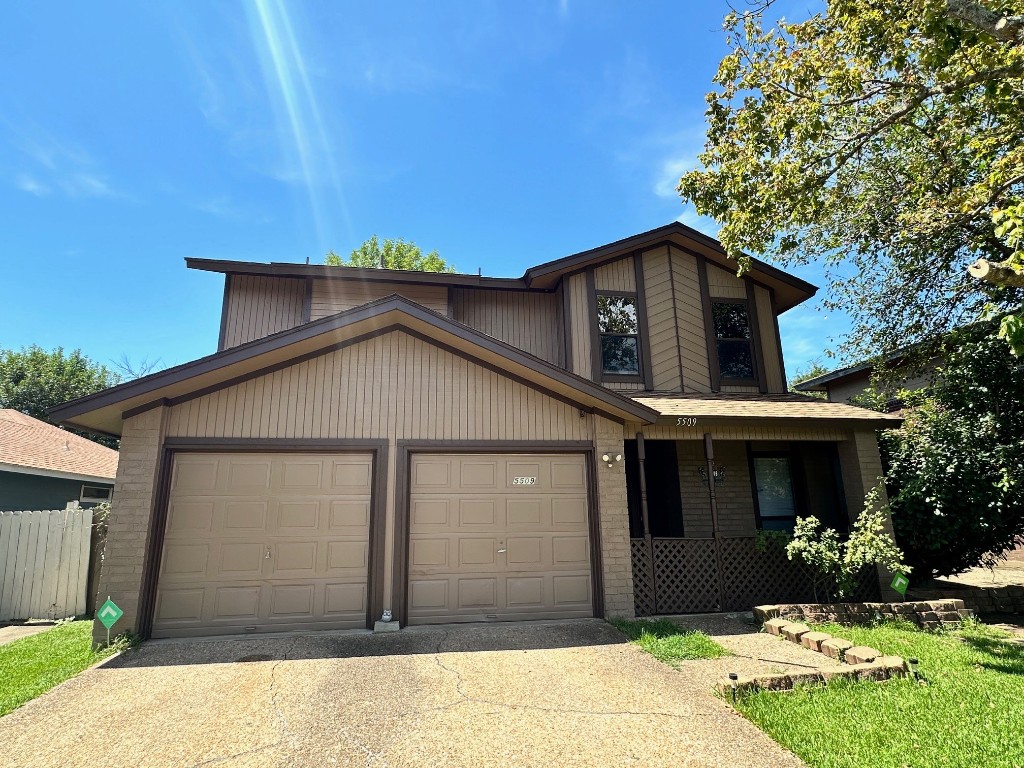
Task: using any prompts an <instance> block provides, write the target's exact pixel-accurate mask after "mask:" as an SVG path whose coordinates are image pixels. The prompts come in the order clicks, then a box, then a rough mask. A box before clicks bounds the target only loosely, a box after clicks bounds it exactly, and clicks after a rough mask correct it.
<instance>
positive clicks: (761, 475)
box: [754, 457, 796, 530]
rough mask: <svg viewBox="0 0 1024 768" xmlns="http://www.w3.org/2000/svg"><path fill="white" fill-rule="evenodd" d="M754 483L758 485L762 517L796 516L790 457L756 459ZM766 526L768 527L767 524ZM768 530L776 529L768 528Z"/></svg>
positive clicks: (758, 502) (758, 498)
mask: <svg viewBox="0 0 1024 768" xmlns="http://www.w3.org/2000/svg"><path fill="white" fill-rule="evenodd" d="M754 483H755V484H756V485H757V507H758V509H759V510H760V512H761V517H762V518H766V517H794V516H795V515H796V507H795V506H794V504H793V481H792V479H791V476H790V472H789V459H788V458H784V457H779V458H765V457H756V458H755V459H754ZM765 528H768V526H767V524H765ZM768 530H776V529H773V528H768Z"/></svg>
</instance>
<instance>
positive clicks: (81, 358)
mask: <svg viewBox="0 0 1024 768" xmlns="http://www.w3.org/2000/svg"><path fill="white" fill-rule="evenodd" d="M120 381H121V377H120V376H119V375H118V374H117V373H115V372H113V371H111V370H110V369H109V368H107V367H106V366H105V365H102V364H100V363H96V362H93V361H92V360H90V359H89V358H88V357H86V356H85V355H83V354H82V351H81V350H78V349H76V350H73V351H71V352H65V351H64V349H63V348H62V347H57V348H56V349H54V350H53V351H52V352H47V351H46V350H44V349H42V348H41V347H38V346H36V345H32V346H29V347H24V348H22V349H20V350H15V349H0V408H13V409H14V410H16V411H21V412H22V413H27V414H28V415H29V416H32V417H34V418H37V419H40V420H41V421H49V416H48V415H47V410H48V409H49V408H52V407H53V406H55V405H60V404H61V403H63V402H66V401H68V400H74V399H75V398H78V397H85V396H86V395H91V394H92V393H93V392H98V391H100V390H101V389H106V388H107V387H112V386H114V385H115V384H117V383H119V382H120ZM73 431H74V432H75V433H76V434H80V435H82V436H83V437H87V438H89V439H90V440H95V441H96V442H98V443H102V444H103V445H106V446H109V447H111V448H116V447H117V440H116V439H115V438H110V437H105V436H102V435H94V434H91V433H88V432H81V431H79V430H73Z"/></svg>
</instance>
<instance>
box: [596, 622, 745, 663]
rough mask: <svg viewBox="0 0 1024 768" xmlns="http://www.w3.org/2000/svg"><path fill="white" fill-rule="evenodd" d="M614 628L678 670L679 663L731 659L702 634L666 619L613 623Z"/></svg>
mask: <svg viewBox="0 0 1024 768" xmlns="http://www.w3.org/2000/svg"><path fill="white" fill-rule="evenodd" d="M612 624H614V625H615V627H616V628H617V629H618V630H619V631H620V632H622V634H624V635H625V636H626V637H628V638H629V639H630V642H632V643H635V644H636V645H639V646H640V647H641V648H643V649H644V650H645V651H647V652H648V653H649V654H651V656H653V657H654V658H656V659H658V660H659V661H663V662H665V663H666V664H669V665H671V666H673V667H678V666H679V662H680V661H688V660H690V659H717V658H719V657H720V656H728V655H729V652H728V651H727V650H726V649H725V648H723V647H722V646H720V645H719V644H718V643H716V642H715V641H714V640H712V639H711V638H710V637H708V636H707V635H705V634H704V633H703V632H698V631H696V630H686V629H683V628H681V627H680V626H679V625H677V624H673V623H672V622H671V621H668V620H667V619H658V620H656V621H648V620H644V619H640V620H636V621H631V620H628V619H612Z"/></svg>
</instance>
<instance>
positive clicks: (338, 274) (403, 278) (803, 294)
mask: <svg viewBox="0 0 1024 768" xmlns="http://www.w3.org/2000/svg"><path fill="white" fill-rule="evenodd" d="M665 244H671V245H673V246H674V247H676V248H679V249H680V250H683V251H686V252H687V253H690V254H693V255H698V256H703V257H704V258H706V259H708V260H709V261H711V262H712V263H715V264H718V265H719V266H721V267H724V268H725V269H728V270H731V271H733V272H735V271H736V268H737V265H736V262H735V261H733V260H731V259H729V258H728V256H727V255H726V252H725V249H724V248H723V247H722V244H721V243H719V242H718V241H717V240H715V239H714V238H713V237H708V236H707V235H705V234H703V233H701V232H698V231H697V230H695V229H693V228H691V227H688V226H686V225H685V224H680V223H679V222H672V223H671V224H666V225H665V226H663V227H657V228H655V229H652V230H649V231H647V232H641V233H640V234H637V235H632V236H631V237H627V238H624V239H622V240H617V241H615V242H614V243H608V244H607V245H602V246H599V247H597V248H591V249H589V250H586V251H580V252H579V253H574V254H571V255H569V256H565V257H563V258H560V259H555V260H554V261H548V262H544V263H543V264H537V265H536V266H533V267H530V268H529V269H527V270H526V272H525V273H524V274H523V276H522V277H484V276H482V275H467V274H457V273H449V272H417V271H412V270H404V269H375V268H367V267H329V266H326V265H323V264H289V263H284V262H272V263H270V264H261V263H258V262H253V261H228V260H222V259H197V258H186V259H185V264H186V266H188V268H189V269H199V270H204V271H207V272H222V273H226V274H237V275H266V276H271V277H293V278H312V277H318V278H327V279H334V280H368V281H376V282H388V283H416V284H428V285H445V286H455V287H465V288H496V289H504V290H520V291H553V290H554V289H555V288H557V287H558V282H559V281H560V280H561V279H562V277H563V276H564V275H566V274H569V273H571V272H575V271H577V270H580V269H584V268H586V267H588V266H593V265H596V264H600V263H603V262H606V261H610V260H614V259H616V258H623V257H626V256H629V255H630V254H632V253H633V252H634V251H637V250H647V249H650V248H657V247H660V246H662V245H665ZM748 274H749V275H750V276H751V278H753V279H754V280H756V281H757V282H759V283H761V284H762V285H765V286H766V287H768V288H771V289H772V290H773V291H774V292H775V299H776V305H777V306H778V310H779V312H785V311H786V310H787V309H792V308H793V307H795V306H796V305H797V304H799V303H801V302H803V301H806V300H807V299H809V298H811V297H812V296H813V295H814V294H815V293H816V292H817V290H818V288H817V286H815V285H811V284H810V283H808V282H807V281H806V280H801V279H800V278H798V277H794V276H793V275H790V274H788V273H786V272H783V271H782V270H781V269H778V268H777V267H773V266H772V265H770V264H768V263H766V262H763V261H760V260H758V259H755V258H751V260H750V271H749V273H748Z"/></svg>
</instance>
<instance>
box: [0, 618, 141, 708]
mask: <svg viewBox="0 0 1024 768" xmlns="http://www.w3.org/2000/svg"><path fill="white" fill-rule="evenodd" d="M123 647H125V644H124V642H123V641H122V642H113V643H111V645H110V648H107V649H103V650H101V651H94V650H93V647H92V621H70V622H66V623H64V624H58V625H57V626H55V627H54V628H53V629H48V630H46V631H45V632H41V633H40V634H38V635H32V636H31V637H24V638H22V639H21V640H15V641H14V642H12V643H7V644H6V645H0V716H3V715H6V714H7V713H8V712H11V711H12V710H15V709H17V708H18V707H20V706H21V705H22V704H24V703H25V702H26V701H29V700H31V699H34V698H35V697H36V696H39V695H40V694H42V693H46V691H48V690H50V689H51V688H53V686H55V685H57V684H58V683H62V682H64V681H65V680H67V679H68V678H69V677H74V676H75V675H77V674H78V673H79V672H81V671H82V670H83V669H85V668H86V667H89V666H91V665H93V664H95V663H96V662H97V661H99V660H100V659H104V658H106V657H107V656H110V655H111V654H113V653H115V652H116V651H117V650H120V649H121V648H123Z"/></svg>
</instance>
